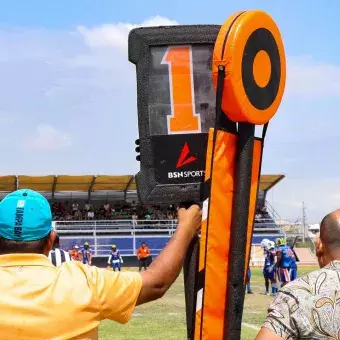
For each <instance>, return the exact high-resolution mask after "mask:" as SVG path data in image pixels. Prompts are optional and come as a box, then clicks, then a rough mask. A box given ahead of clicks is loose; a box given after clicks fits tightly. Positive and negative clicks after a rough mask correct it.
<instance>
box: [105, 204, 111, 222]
mask: <svg viewBox="0 0 340 340" xmlns="http://www.w3.org/2000/svg"><path fill="white" fill-rule="evenodd" d="M104 210H105V219H106V220H109V219H110V218H111V205H110V203H109V202H106V203H105V204H104Z"/></svg>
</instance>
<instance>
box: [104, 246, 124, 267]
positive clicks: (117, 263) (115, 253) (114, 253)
mask: <svg viewBox="0 0 340 340" xmlns="http://www.w3.org/2000/svg"><path fill="white" fill-rule="evenodd" d="M107 263H108V264H109V265H110V266H111V267H112V269H113V271H114V272H115V271H116V268H117V269H118V271H120V269H121V263H123V259H122V257H121V256H120V252H119V249H117V246H116V245H115V244H113V245H112V247H111V254H110V256H109V259H108V261H107Z"/></svg>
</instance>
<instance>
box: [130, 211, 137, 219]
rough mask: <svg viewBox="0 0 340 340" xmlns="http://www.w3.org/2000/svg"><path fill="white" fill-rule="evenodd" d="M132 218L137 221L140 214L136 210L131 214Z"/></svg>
mask: <svg viewBox="0 0 340 340" xmlns="http://www.w3.org/2000/svg"><path fill="white" fill-rule="evenodd" d="M131 218H132V219H133V220H134V221H137V220H138V215H137V213H136V212H134V213H133V214H132V216H131Z"/></svg>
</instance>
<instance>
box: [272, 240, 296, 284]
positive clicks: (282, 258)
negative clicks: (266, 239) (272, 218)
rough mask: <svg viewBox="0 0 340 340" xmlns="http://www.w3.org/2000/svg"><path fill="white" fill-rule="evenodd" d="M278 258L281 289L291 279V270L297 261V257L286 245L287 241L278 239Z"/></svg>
mask: <svg viewBox="0 0 340 340" xmlns="http://www.w3.org/2000/svg"><path fill="white" fill-rule="evenodd" d="M275 243H276V247H277V249H276V256H277V267H278V268H279V279H280V281H281V287H284V286H285V285H286V284H287V283H288V282H290V281H291V279H290V270H291V266H292V262H293V261H294V259H295V255H294V252H293V250H292V249H291V247H289V246H287V245H286V240H285V239H284V238H283V237H281V238H277V239H276V241H275Z"/></svg>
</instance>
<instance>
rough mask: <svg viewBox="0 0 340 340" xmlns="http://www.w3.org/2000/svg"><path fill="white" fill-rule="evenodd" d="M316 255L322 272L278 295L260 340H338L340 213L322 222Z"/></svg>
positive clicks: (260, 333) (339, 332) (294, 284)
mask: <svg viewBox="0 0 340 340" xmlns="http://www.w3.org/2000/svg"><path fill="white" fill-rule="evenodd" d="M316 255H317V258H318V261H319V265H320V269H319V270H316V271H314V272H312V273H310V274H308V275H306V276H305V277H302V278H300V279H297V280H295V281H293V282H291V283H288V284H287V285H286V286H285V287H283V288H282V289H281V291H279V293H278V295H277V297H276V298H275V300H274V301H273V302H272V303H271V304H270V306H269V310H268V312H269V314H268V316H267V318H266V320H265V322H264V325H263V327H262V329H261V331H260V332H259V334H258V336H257V338H256V339H257V340H276V339H277V340H279V339H339V334H340V318H339V297H338V296H339V293H338V292H339V291H340V280H339V277H340V210H336V211H334V212H332V213H330V214H328V215H327V216H326V217H325V218H324V219H323V220H322V222H321V226H320V238H319V239H318V241H317V244H316Z"/></svg>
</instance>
